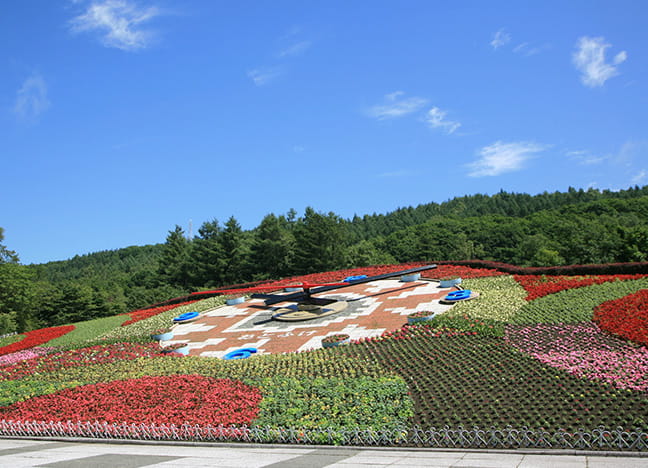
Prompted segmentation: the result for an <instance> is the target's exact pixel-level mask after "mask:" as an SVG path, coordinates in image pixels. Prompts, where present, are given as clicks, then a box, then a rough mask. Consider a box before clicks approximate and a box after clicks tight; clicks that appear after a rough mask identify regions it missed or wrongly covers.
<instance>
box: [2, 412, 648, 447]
mask: <svg viewBox="0 0 648 468" xmlns="http://www.w3.org/2000/svg"><path fill="white" fill-rule="evenodd" d="M0 436H12V437H81V438H98V439H125V440H160V441H168V440H176V441H204V442H249V443H281V444H324V445H353V446H382V447H390V446H391V447H393V446H403V447H429V448H465V449H479V448H482V449H521V448H528V449H576V450H579V449H580V450H623V451H637V452H642V451H648V432H645V431H644V430H641V429H637V430H634V431H626V430H623V429H622V428H617V429H606V428H604V427H599V428H597V429H594V430H592V431H585V430H578V431H576V432H568V431H562V430H561V431H557V432H548V431H544V430H534V429H528V428H525V427H523V428H518V429H514V428H512V427H510V426H508V427H506V428H503V429H496V428H494V427H491V428H489V429H480V428H478V427H473V428H471V429H465V428H463V427H461V426H459V427H456V428H449V427H447V426H446V427H444V428H441V429H436V428H430V429H423V428H420V427H413V428H403V429H394V430H371V429H347V430H337V429H296V428H272V427H260V426H250V427H247V426H241V427H233V426H232V427H230V426H209V425H208V426H195V425H190V424H184V425H173V424H170V425H151V424H109V423H105V422H103V423H101V422H71V421H68V422H42V421H5V420H2V421H0Z"/></svg>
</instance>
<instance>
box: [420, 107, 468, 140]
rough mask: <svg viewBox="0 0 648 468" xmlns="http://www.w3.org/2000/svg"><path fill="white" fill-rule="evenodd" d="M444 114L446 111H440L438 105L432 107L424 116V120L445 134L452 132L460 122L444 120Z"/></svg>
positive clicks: (459, 125)
mask: <svg viewBox="0 0 648 468" xmlns="http://www.w3.org/2000/svg"><path fill="white" fill-rule="evenodd" d="M446 114H447V112H445V111H442V110H441V109H439V108H438V107H433V108H432V109H430V110H429V111H428V113H427V115H426V116H425V121H426V122H427V124H428V125H429V126H430V127H432V128H440V129H441V130H443V131H444V132H446V133H447V134H451V133H454V131H455V130H457V129H458V128H459V127H461V123H459V122H454V121H452V120H446V119H445V116H446Z"/></svg>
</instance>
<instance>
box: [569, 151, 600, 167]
mask: <svg viewBox="0 0 648 468" xmlns="http://www.w3.org/2000/svg"><path fill="white" fill-rule="evenodd" d="M565 154H566V155H567V156H568V157H570V158H572V159H575V160H576V161H577V162H579V163H580V164H583V165H586V166H591V165H594V164H600V163H602V162H603V161H605V160H606V159H607V158H606V157H605V156H596V155H593V154H591V153H590V152H589V151H583V150H578V151H568V152H567V153H565Z"/></svg>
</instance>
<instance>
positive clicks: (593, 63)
mask: <svg viewBox="0 0 648 468" xmlns="http://www.w3.org/2000/svg"><path fill="white" fill-rule="evenodd" d="M608 47H610V44H607V43H605V39H604V38H603V37H587V36H584V37H581V38H580V39H578V44H577V45H576V52H574V54H573V56H572V61H573V63H574V66H575V67H576V69H578V71H580V72H581V81H582V82H583V84H584V85H585V86H589V87H591V88H595V87H597V86H603V84H605V82H606V81H607V80H609V79H610V78H612V77H613V76H616V75H618V74H619V72H618V71H617V68H616V66H615V65H619V64H621V63H622V62H624V61H625V60H626V59H627V58H628V54H627V52H626V51H621V52H619V53H618V54H617V55H616V56H615V57H614V59H613V62H612V64H609V63H606V61H605V49H607V48H608Z"/></svg>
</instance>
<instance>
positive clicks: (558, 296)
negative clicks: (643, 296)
mask: <svg viewBox="0 0 648 468" xmlns="http://www.w3.org/2000/svg"><path fill="white" fill-rule="evenodd" d="M645 288H648V277H643V278H641V279H636V280H627V281H612V282H605V283H601V284H594V285H592V286H586V287H582V288H576V289H566V290H564V291H559V292H557V293H555V294H550V295H549V296H544V297H541V298H539V299H536V300H534V301H532V302H527V303H526V304H525V305H524V307H522V308H521V309H520V310H519V311H518V313H516V314H515V316H513V317H512V318H511V320H510V323H515V324H520V325H523V324H524V325H532V324H536V323H580V322H589V321H591V320H592V316H593V314H594V308H595V307H596V306H598V305H600V304H602V303H603V302H606V301H609V300H613V299H619V298H621V297H624V296H627V295H628V294H632V293H635V292H637V291H638V290H640V289H645Z"/></svg>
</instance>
